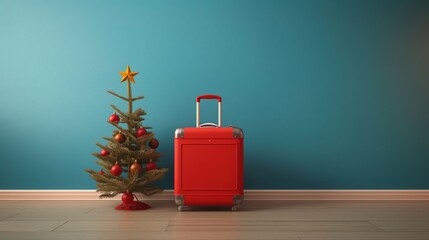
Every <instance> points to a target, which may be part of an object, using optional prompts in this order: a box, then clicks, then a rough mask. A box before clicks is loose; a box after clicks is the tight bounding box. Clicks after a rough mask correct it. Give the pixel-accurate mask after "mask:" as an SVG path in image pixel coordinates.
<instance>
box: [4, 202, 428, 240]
mask: <svg viewBox="0 0 429 240" xmlns="http://www.w3.org/2000/svg"><path fill="white" fill-rule="evenodd" d="M117 203H118V202H117V201H110V200H107V201H106V200H103V201H102V200H100V201H32V202H31V201H0V239H8V240H11V239H32V240H37V239H40V240H49V239H73V240H77V239H103V240H109V239H115V240H117V239H139V240H141V239H173V240H174V239H184V240H193V239H195V240H202V239H246V240H247V239H262V240H269V239H282V240H284V239H360V240H366V239H404V240H405V239H406V240H412V239H425V240H428V239H429V202H428V201H247V202H245V203H244V205H243V206H242V208H241V210H240V211H237V212H231V211H229V209H226V208H215V209H213V208H209V209H208V208H205V209H204V208H203V209H197V210H193V211H185V212H177V208H176V206H175V204H174V203H173V202H172V201H152V202H150V201H147V203H149V204H150V205H152V208H151V209H149V210H145V211H117V210H114V209H113V208H114V206H115V205H116V204H117Z"/></svg>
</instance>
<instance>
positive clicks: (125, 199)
mask: <svg viewBox="0 0 429 240" xmlns="http://www.w3.org/2000/svg"><path fill="white" fill-rule="evenodd" d="M133 200H134V195H133V194H132V193H130V192H126V193H124V194H122V203H123V204H124V205H128V204H130V203H132V202H133Z"/></svg>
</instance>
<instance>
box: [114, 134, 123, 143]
mask: <svg viewBox="0 0 429 240" xmlns="http://www.w3.org/2000/svg"><path fill="white" fill-rule="evenodd" d="M115 140H116V142H118V143H123V142H125V135H124V134H123V133H121V132H119V133H118V134H116V136H115Z"/></svg>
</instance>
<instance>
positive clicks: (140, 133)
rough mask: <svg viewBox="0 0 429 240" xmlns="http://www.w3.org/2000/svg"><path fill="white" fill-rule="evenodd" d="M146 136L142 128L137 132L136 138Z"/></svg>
mask: <svg viewBox="0 0 429 240" xmlns="http://www.w3.org/2000/svg"><path fill="white" fill-rule="evenodd" d="M146 134H147V132H146V129H145V128H144V127H140V128H139V129H138V130H137V133H136V137H142V136H144V135H146Z"/></svg>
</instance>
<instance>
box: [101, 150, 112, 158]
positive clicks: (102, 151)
mask: <svg viewBox="0 0 429 240" xmlns="http://www.w3.org/2000/svg"><path fill="white" fill-rule="evenodd" d="M109 154H110V153H109V151H107V150H105V149H103V150H101V152H100V155H101V156H103V157H105V156H107V155H109Z"/></svg>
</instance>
